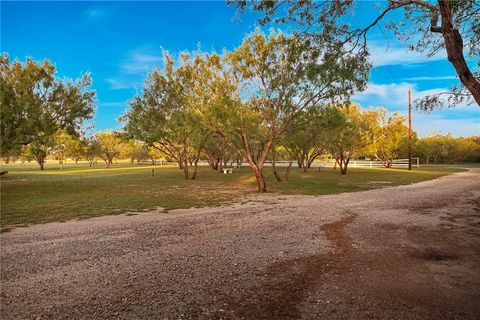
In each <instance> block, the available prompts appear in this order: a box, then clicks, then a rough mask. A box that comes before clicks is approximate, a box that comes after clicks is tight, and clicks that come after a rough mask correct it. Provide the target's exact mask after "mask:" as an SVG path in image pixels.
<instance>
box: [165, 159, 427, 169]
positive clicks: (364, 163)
mask: <svg viewBox="0 0 480 320" xmlns="http://www.w3.org/2000/svg"><path fill="white" fill-rule="evenodd" d="M160 163H162V164H163V165H177V163H176V162H173V161H162V162H160V161H157V164H160ZM288 164H289V162H288V161H276V162H275V165H276V166H277V167H287V166H288ZM198 165H199V166H208V162H207V161H204V160H203V161H202V160H201V161H199V162H198ZM234 165H236V163H234ZM271 165H272V164H271V163H270V162H269V161H266V162H265V164H264V166H265V167H270V166H271ZM334 165H335V160H328V161H323V162H320V161H319V162H317V161H315V162H314V163H312V166H311V167H312V168H318V167H324V168H325V167H328V168H333V166H334ZM241 166H242V167H248V164H247V163H245V162H244V163H243V164H242V165H241ZM292 166H297V162H296V161H294V162H293V163H292ZM348 166H349V167H350V168H385V167H386V166H385V163H384V162H382V161H380V160H350V162H349V164H348ZM227 167H230V163H229V164H227ZM419 167H420V159H419V158H412V168H419ZM392 168H396V169H407V168H408V159H395V160H393V163H392Z"/></svg>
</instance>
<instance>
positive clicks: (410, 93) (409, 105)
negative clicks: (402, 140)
mask: <svg viewBox="0 0 480 320" xmlns="http://www.w3.org/2000/svg"><path fill="white" fill-rule="evenodd" d="M408 170H412V92H411V90H410V89H408Z"/></svg>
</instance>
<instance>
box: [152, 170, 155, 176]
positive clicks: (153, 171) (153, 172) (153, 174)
mask: <svg viewBox="0 0 480 320" xmlns="http://www.w3.org/2000/svg"><path fill="white" fill-rule="evenodd" d="M154 176H155V169H152V177H154Z"/></svg>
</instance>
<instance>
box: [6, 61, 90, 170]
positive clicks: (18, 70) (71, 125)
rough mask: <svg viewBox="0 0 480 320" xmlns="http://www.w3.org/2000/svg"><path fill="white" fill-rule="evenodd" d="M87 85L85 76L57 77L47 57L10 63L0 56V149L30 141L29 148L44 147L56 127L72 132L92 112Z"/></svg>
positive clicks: (26, 143)
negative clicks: (76, 78)
mask: <svg viewBox="0 0 480 320" xmlns="http://www.w3.org/2000/svg"><path fill="white" fill-rule="evenodd" d="M90 85H91V80H90V77H89V76H88V75H84V76H82V77H81V78H80V79H78V80H76V81H73V80H59V79H57V78H56V77H55V67H54V66H53V65H52V64H51V63H50V62H49V61H47V60H46V61H44V62H43V63H42V64H39V63H36V62H35V61H33V60H31V59H27V60H26V61H25V63H21V62H19V61H14V62H12V63H10V60H9V57H8V56H7V55H2V56H0V92H1V96H0V101H1V108H0V124H1V132H0V152H1V153H2V154H3V153H8V151H9V150H12V149H15V148H19V146H21V145H28V144H31V143H33V144H34V146H33V147H32V148H31V149H32V150H40V149H42V150H46V148H48V146H49V145H48V144H49V143H51V139H52V137H53V136H54V135H55V134H56V133H57V131H58V130H59V129H64V130H66V131H67V132H68V133H69V134H72V135H75V134H76V133H77V132H78V131H79V130H80V128H81V125H82V123H83V121H84V120H86V119H89V118H91V117H92V116H93V113H94V97H95V91H91V90H89V89H88V87H89V86H90ZM40 167H41V168H42V167H43V166H42V165H41V166H40Z"/></svg>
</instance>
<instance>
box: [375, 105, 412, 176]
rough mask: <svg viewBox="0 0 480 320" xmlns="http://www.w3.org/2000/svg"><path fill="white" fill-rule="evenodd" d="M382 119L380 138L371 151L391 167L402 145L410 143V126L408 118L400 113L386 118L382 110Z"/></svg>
mask: <svg viewBox="0 0 480 320" xmlns="http://www.w3.org/2000/svg"><path fill="white" fill-rule="evenodd" d="M380 121H381V124H380V125H381V127H380V130H381V132H380V138H379V139H377V140H376V141H375V143H374V144H373V145H372V147H373V148H372V151H371V152H370V153H371V154H373V155H374V156H375V157H376V158H377V159H379V160H382V161H383V163H384V165H385V166H386V167H387V168H390V167H391V166H392V164H393V160H394V159H398V156H399V154H400V152H401V149H402V147H403V146H404V145H405V144H407V143H408V127H407V125H406V124H405V121H406V118H405V117H404V116H402V115H400V114H398V113H393V114H392V115H391V116H390V117H389V118H388V119H385V112H382V115H381V117H380Z"/></svg>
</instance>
